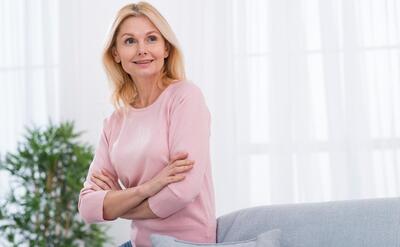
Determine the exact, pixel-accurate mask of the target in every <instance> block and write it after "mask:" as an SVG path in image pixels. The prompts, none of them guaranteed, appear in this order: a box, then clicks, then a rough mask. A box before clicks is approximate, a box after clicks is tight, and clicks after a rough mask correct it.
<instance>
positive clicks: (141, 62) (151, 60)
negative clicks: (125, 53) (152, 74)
mask: <svg viewBox="0 0 400 247" xmlns="http://www.w3.org/2000/svg"><path fill="white" fill-rule="evenodd" d="M153 61H154V59H146V60H138V61H134V62H133V63H135V64H148V63H151V62H153Z"/></svg>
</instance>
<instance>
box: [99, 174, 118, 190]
mask: <svg viewBox="0 0 400 247" xmlns="http://www.w3.org/2000/svg"><path fill="white" fill-rule="evenodd" d="M101 173H102V174H103V175H104V176H106V177H108V178H109V179H110V180H111V182H112V187H114V188H115V189H118V190H121V189H122V188H121V186H120V185H119V183H118V178H116V177H115V176H114V175H113V174H111V172H109V171H107V170H106V169H101Z"/></svg>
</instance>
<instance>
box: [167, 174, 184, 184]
mask: <svg viewBox="0 0 400 247" xmlns="http://www.w3.org/2000/svg"><path fill="white" fill-rule="evenodd" d="M184 179H185V175H182V174H179V175H174V176H169V177H168V178H167V183H169V184H170V183H176V182H179V181H182V180H184Z"/></svg>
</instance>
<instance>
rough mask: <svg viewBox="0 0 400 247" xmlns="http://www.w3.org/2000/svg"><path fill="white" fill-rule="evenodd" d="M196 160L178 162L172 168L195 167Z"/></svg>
mask: <svg viewBox="0 0 400 247" xmlns="http://www.w3.org/2000/svg"><path fill="white" fill-rule="evenodd" d="M193 164H194V160H188V159H186V160H177V161H175V162H174V163H172V164H171V166H172V167H178V166H187V165H193Z"/></svg>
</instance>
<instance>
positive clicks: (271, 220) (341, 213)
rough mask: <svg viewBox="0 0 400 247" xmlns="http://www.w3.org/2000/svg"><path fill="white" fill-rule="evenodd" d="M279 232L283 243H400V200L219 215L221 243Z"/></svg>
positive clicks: (292, 246)
mask: <svg viewBox="0 0 400 247" xmlns="http://www.w3.org/2000/svg"><path fill="white" fill-rule="evenodd" d="M271 229H280V230H281V246H282V247H300V246H304V247H321V246H324V247H330V246H332V247H377V246H379V247H394V246H400V199H399V198H384V199H368V200H352V201H337V202H325V203H304V204H291V205H274V206H262V207H255V208H249V209H244V210H240V211H237V212H234V213H230V214H228V215H224V216H221V217H219V218H218V228H217V241H218V242H227V241H228V242H229V241H240V240H245V239H251V238H254V237H255V236H257V235H258V234H260V233H262V232H266V231H269V230H271Z"/></svg>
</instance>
